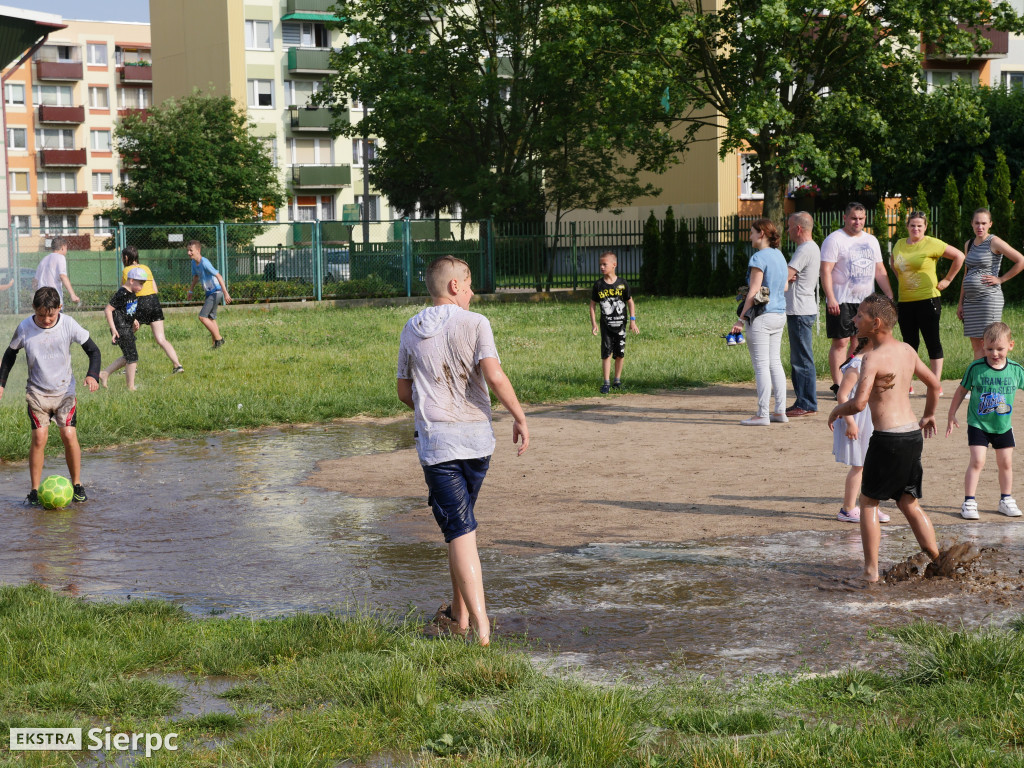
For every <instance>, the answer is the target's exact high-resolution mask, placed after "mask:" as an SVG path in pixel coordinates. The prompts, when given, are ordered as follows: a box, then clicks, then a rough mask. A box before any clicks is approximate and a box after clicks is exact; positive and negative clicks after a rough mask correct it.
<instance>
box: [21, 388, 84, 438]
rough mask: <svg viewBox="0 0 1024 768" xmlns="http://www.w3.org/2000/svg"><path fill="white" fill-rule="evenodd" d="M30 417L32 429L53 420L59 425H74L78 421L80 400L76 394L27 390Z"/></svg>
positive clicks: (26, 397) (26, 398)
mask: <svg viewBox="0 0 1024 768" xmlns="http://www.w3.org/2000/svg"><path fill="white" fill-rule="evenodd" d="M25 401H26V402H27V403H28V419H29V421H31V422H32V429H41V428H42V427H45V426H47V425H48V424H49V423H50V421H51V420H52V421H53V423H54V424H56V425H57V426H58V427H74V426H76V425H77V423H78V401H77V400H76V399H75V396H74V395H69V394H63V395H44V394H42V393H40V392H26V393H25Z"/></svg>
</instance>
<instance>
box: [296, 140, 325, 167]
mask: <svg viewBox="0 0 1024 768" xmlns="http://www.w3.org/2000/svg"><path fill="white" fill-rule="evenodd" d="M288 151H289V153H290V154H291V160H292V165H333V164H334V142H333V141H331V140H330V139H289V140H288Z"/></svg>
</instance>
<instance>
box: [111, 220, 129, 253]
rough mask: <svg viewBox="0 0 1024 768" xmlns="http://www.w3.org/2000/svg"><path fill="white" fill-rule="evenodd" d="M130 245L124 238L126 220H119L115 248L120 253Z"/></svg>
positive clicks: (115, 233) (115, 235) (115, 234)
mask: <svg viewBox="0 0 1024 768" xmlns="http://www.w3.org/2000/svg"><path fill="white" fill-rule="evenodd" d="M127 247H128V243H126V242H125V239H124V222H123V221H122V222H119V223H118V225H117V230H116V231H115V232H114V250H115V251H117V253H120V252H121V251H123V250H124V249H125V248H127Z"/></svg>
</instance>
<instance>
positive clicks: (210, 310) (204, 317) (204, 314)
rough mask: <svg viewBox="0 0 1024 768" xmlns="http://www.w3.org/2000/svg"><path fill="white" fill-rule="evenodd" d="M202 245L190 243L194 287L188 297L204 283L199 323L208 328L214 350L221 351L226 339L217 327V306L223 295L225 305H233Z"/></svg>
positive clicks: (219, 275)
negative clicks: (201, 282) (204, 293)
mask: <svg viewBox="0 0 1024 768" xmlns="http://www.w3.org/2000/svg"><path fill="white" fill-rule="evenodd" d="M201 248H202V244H201V243H200V242H199V241H198V240H189V241H188V257H189V258H190V259H192V287H191V288H189V290H188V296H189V297H191V296H192V291H193V290H195V287H196V283H197V282H199V280H200V279H202V281H203V290H204V291H206V300H205V301H204V302H203V308H202V309H200V310H199V322H201V323H202V324H203V325H205V326H206V330H208V331H209V332H210V335H211V336H212V337H213V348H214V349H219V348H220V347H223V346H224V337H223V336H221V335H220V328H219V327H218V326H217V305H218V304H219V303H220V297H221V294H223V296H224V303H225V304H230V303H231V294H229V293H228V287H227V285H226V284H225V282H224V278H223V277H221V274H220V272H218V271H217V268H216V267H215V266H213V264H211V263H210V260H209V259H208V258H206V257H205V256H203V254H202V253H201Z"/></svg>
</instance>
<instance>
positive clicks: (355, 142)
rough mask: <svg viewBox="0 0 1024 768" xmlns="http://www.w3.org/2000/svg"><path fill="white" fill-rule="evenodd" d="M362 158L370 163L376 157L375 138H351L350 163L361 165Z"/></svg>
mask: <svg viewBox="0 0 1024 768" xmlns="http://www.w3.org/2000/svg"><path fill="white" fill-rule="evenodd" d="M363 158H365V159H366V160H368V161H369V162H371V163H372V162H373V161H374V160H376V159H377V141H376V139H366V140H365V141H364V140H363V139H352V165H355V166H358V167H361V166H362V165H363Z"/></svg>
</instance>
